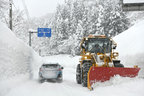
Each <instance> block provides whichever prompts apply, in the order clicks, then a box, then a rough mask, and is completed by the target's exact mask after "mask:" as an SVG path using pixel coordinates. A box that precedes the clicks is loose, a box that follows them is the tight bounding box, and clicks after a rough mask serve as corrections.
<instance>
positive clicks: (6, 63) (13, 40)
mask: <svg viewBox="0 0 144 96" xmlns="http://www.w3.org/2000/svg"><path fill="white" fill-rule="evenodd" d="M37 58H39V56H38V55H37V54H36V53H35V52H34V51H33V50H32V49H31V48H30V47H29V46H27V45H26V44H24V42H22V41H21V40H20V39H18V38H17V37H16V36H15V35H14V34H13V32H12V31H11V30H10V29H9V28H7V26H5V24H3V23H1V22H0V69H1V70H0V81H1V80H5V79H8V78H11V77H13V76H18V75H20V74H27V76H31V77H32V75H33V72H32V71H33V70H34V69H32V68H35V67H33V65H34V63H35V62H34V60H36V61H37V60H38V59H37ZM35 64H37V63H35ZM35 69H36V68H35ZM29 73H31V74H29Z"/></svg>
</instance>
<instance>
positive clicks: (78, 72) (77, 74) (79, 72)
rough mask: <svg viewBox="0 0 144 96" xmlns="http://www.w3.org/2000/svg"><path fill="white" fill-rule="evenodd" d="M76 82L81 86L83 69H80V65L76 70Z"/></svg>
mask: <svg viewBox="0 0 144 96" xmlns="http://www.w3.org/2000/svg"><path fill="white" fill-rule="evenodd" d="M76 81H77V84H81V68H80V64H78V65H77V68H76Z"/></svg>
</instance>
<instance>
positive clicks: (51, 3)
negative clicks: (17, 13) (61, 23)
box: [13, 0, 65, 17]
mask: <svg viewBox="0 0 144 96" xmlns="http://www.w3.org/2000/svg"><path fill="white" fill-rule="evenodd" d="M64 1H65V0H25V4H26V5H27V9H28V11H29V15H30V17H40V16H43V15H45V14H47V13H54V12H55V11H56V7H57V4H63V3H64ZM13 2H14V5H15V6H16V8H17V9H21V10H23V9H24V7H23V4H22V0H13ZM16 8H15V7H14V8H13V9H16Z"/></svg>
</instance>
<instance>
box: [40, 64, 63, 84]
mask: <svg viewBox="0 0 144 96" xmlns="http://www.w3.org/2000/svg"><path fill="white" fill-rule="evenodd" d="M62 70H63V67H62V66H61V65H59V64H58V63H56V64H43V65H42V66H41V67H40V69H39V80H40V82H41V83H42V82H44V81H45V80H56V81H58V82H62V80H63V75H62Z"/></svg>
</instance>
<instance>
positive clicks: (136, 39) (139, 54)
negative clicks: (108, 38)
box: [114, 21, 144, 77]
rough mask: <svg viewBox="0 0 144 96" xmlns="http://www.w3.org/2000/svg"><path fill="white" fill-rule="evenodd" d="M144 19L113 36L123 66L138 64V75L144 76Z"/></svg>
mask: <svg viewBox="0 0 144 96" xmlns="http://www.w3.org/2000/svg"><path fill="white" fill-rule="evenodd" d="M143 26H144V21H141V22H139V23H137V24H135V25H134V26H132V27H131V28H129V29H128V30H126V31H125V32H123V33H121V34H119V35H118V36H116V37H114V40H115V42H117V50H116V51H118V52H119V59H120V60H121V62H122V63H123V64H124V65H125V66H131V67H132V66H134V65H138V66H139V67H140V68H141V71H140V74H139V75H140V76H142V77H144V28H143Z"/></svg>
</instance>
